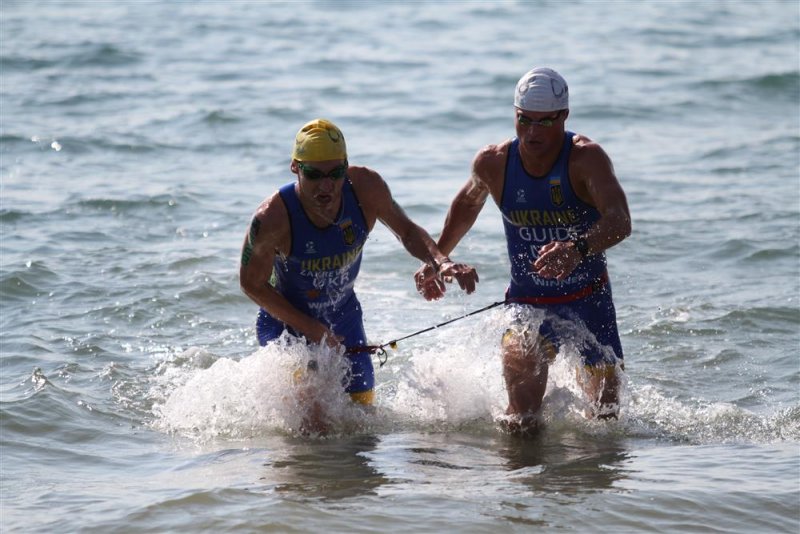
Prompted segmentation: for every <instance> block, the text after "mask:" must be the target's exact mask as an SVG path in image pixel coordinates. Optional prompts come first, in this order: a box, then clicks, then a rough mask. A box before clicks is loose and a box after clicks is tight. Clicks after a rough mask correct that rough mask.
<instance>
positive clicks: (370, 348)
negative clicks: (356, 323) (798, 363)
mask: <svg viewBox="0 0 800 534" xmlns="http://www.w3.org/2000/svg"><path fill="white" fill-rule="evenodd" d="M505 303H506V301H505V300H500V301H497V302H493V303H492V304H489V305H488V306H484V307H483V308H481V309H479V310H475V311H472V312H469V313H467V314H464V315H461V316H459V317H456V318H454V319H450V320H449V321H445V322H443V323H439V324H437V325H433V326H429V327H428V328H424V329H422V330H419V331H417V332H414V333H413V334H408V335H407V336H403V337H399V338H397V339H393V340H391V341H387V342H386V343H382V344H380V345H356V346H354V347H348V348H347V350H346V351H345V354H358V353H359V352H369V353H370V354H372V353H377V354H378V361H380V364H381V365H380V366H381V367H383V364H384V363H386V360H387V358H388V357H387V355H386V350H385V348H386V347H391V348H393V349H396V348H397V343H398V342H399V341H403V340H404V339H408V338H410V337H414V336H418V335H420V334H424V333H425V332H430V331H431V330H436V329H437V328H439V327H440V326H445V325H448V324H450V323H454V322H456V321H458V320H461V319H465V318H467V317H470V316H471V315H475V314H476V313H481V312H485V311H486V310H490V309H492V308H494V307H496V306H500V305H501V304H505ZM381 357H383V358H381Z"/></svg>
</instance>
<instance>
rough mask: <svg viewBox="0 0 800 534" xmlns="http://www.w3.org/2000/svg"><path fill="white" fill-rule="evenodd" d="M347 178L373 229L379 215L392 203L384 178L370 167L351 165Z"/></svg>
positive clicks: (369, 225) (370, 227)
mask: <svg viewBox="0 0 800 534" xmlns="http://www.w3.org/2000/svg"><path fill="white" fill-rule="evenodd" d="M347 177H348V178H349V180H350V183H351V184H352V185H353V191H355V194H356V198H358V203H359V205H360V206H361V211H362V213H363V214H364V217H365V218H366V220H367V226H368V227H369V229H370V230H371V229H372V226H373V225H374V224H375V221H376V219H377V218H378V216H379V214H380V213H382V212H383V211H384V210H386V209H388V208H389V207H390V206H391V203H392V193H391V191H390V190H389V186H388V184H387V183H386V181H385V180H384V179H383V177H382V176H381V175H380V174H378V172H377V171H375V170H373V169H370V168H369V167H357V166H354V165H351V166H350V168H349V169H348V170H347Z"/></svg>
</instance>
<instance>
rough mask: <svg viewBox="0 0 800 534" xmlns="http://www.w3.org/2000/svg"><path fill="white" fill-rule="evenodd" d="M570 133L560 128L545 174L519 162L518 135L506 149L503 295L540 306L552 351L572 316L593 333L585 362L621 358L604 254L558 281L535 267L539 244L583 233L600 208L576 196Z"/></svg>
mask: <svg viewBox="0 0 800 534" xmlns="http://www.w3.org/2000/svg"><path fill="white" fill-rule="evenodd" d="M574 135H575V134H574V133H572V132H565V134H564V141H563V144H562V147H561V152H560V153H559V156H558V160H557V161H556V162H555V164H554V165H553V167H552V168H551V169H550V171H549V172H548V173H547V175H545V176H533V175H531V174H529V173H528V172H527V171H526V170H525V168H524V167H523V165H522V160H521V158H520V155H519V139H514V140H512V142H511V145H510V146H509V148H508V158H507V160H506V169H505V181H504V185H503V193H502V199H501V203H500V211H501V212H502V214H503V225H504V227H505V233H506V242H507V245H508V258H509V261H510V263H511V281H510V283H509V286H508V290H507V293H506V299H507V301H508V302H511V303H519V304H525V305H530V306H534V307H536V308H540V309H543V310H545V318H544V321H543V322H542V324H541V326H540V328H539V334H540V335H541V336H542V337H544V338H545V339H547V340H549V341H550V342H551V343H553V345H554V347H555V348H556V349H557V348H558V347H559V346H560V344H561V340H562V338H564V337H566V335H567V334H569V335H570V337H572V334H573V332H567V331H566V330H565V328H570V325H574V324H575V323H576V321H579V322H582V323H583V324H584V325H585V326H586V328H587V329H588V330H589V332H590V333H591V334H592V335H593V337H594V339H584V340H583V341H582V346H580V347H579V350H580V352H581V354H582V356H583V358H584V362H585V363H586V365H598V364H600V363H601V362H602V363H614V361H615V358H619V359H622V357H623V355H622V345H621V344H620V340H619V333H618V331H617V319H616V312H615V310H614V303H613V301H612V297H611V284H610V282H609V280H608V274H607V271H606V257H605V254H592V255H590V256H587V257H586V258H585V259H584V260H583V261H581V263H580V264H579V265H578V266H577V268H576V269H575V271H574V272H573V273H572V274H571V275H570V276H569V278H567V279H566V280H564V281H561V282H559V281H556V280H550V279H545V278H542V277H540V276H539V275H537V274H536V273H535V272H534V271H533V267H532V263H533V262H534V261H536V258H537V257H538V254H539V250H540V249H541V247H543V246H544V245H546V244H547V243H550V242H552V241H567V240H570V239H574V238H576V237H578V236H581V235H584V234H585V233H586V232H587V231H588V230H589V228H591V227H592V225H593V224H594V223H595V222H597V220H598V219H599V218H600V213H599V212H598V211H597V210H596V209H595V208H594V207H592V206H590V205H588V204H586V203H585V202H583V201H582V200H580V199H579V198H578V197H577V195H576V194H575V192H574V191H573V190H572V186H571V184H570V180H569V155H570V152H571V150H572V138H573V136H574Z"/></svg>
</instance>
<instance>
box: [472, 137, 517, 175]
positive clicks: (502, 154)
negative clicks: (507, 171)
mask: <svg viewBox="0 0 800 534" xmlns="http://www.w3.org/2000/svg"><path fill="white" fill-rule="evenodd" d="M510 145H511V140H510V139H509V140H506V141H504V142H502V143H498V144H492V145H486V146H485V147H483V148H481V149H480V150H479V151H478V153H477V154H475V159H474V160H473V168H474V169H475V170H476V171H478V172H481V171H489V172H490V173H491V172H492V171H496V170H497V168H498V167H500V168H504V167H505V164H506V157H507V156H508V147H509V146H510Z"/></svg>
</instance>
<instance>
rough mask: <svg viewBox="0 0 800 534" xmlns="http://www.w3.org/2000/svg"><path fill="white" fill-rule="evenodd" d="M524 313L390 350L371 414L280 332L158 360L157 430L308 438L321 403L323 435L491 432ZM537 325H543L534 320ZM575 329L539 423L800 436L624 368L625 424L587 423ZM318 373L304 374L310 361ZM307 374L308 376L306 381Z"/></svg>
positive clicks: (674, 436) (306, 349)
mask: <svg viewBox="0 0 800 534" xmlns="http://www.w3.org/2000/svg"><path fill="white" fill-rule="evenodd" d="M519 315H520V312H519V311H518V310H513V309H512V310H504V311H497V312H491V313H488V314H486V315H485V316H483V317H481V318H479V319H475V320H472V321H471V323H472V324H466V325H461V326H451V327H449V328H443V329H441V330H437V331H436V335H435V336H434V339H433V342H434V343H433V344H429V345H417V346H411V347H407V348H406V347H401V348H400V349H399V350H398V351H389V353H388V360H387V364H386V365H385V366H384V367H379V366H378V360H377V358H376V359H375V367H376V382H377V386H376V401H375V405H374V406H373V407H372V408H363V407H361V406H360V405H356V404H353V403H352V402H350V399H349V396H348V395H347V394H346V393H344V391H343V390H342V388H341V385H340V384H341V383H342V381H343V380H344V378H345V376H346V373H347V362H346V359H345V357H344V356H343V355H342V354H341V353H340V352H337V351H333V350H331V349H328V348H320V347H316V346H308V345H306V344H304V343H299V342H296V341H294V340H293V339H292V338H290V337H286V336H284V337H282V338H280V339H279V340H277V341H276V342H274V343H271V344H269V345H268V346H266V347H263V348H259V349H258V350H256V351H255V352H253V353H251V354H248V355H245V356H244V357H242V358H240V359H236V358H232V357H221V358H217V357H215V356H213V355H211V354H209V353H207V352H205V351H203V350H202V349H199V348H197V347H193V348H190V349H188V350H186V351H183V352H182V353H180V354H179V355H177V356H175V357H168V358H167V359H165V360H162V361H161V362H159V364H158V365H157V366H156V367H155V368H154V370H153V373H154V374H153V376H151V377H150V380H151V382H152V384H151V389H150V392H149V396H150V397H151V398H152V399H153V408H152V413H153V416H154V420H153V423H152V424H153V427H154V428H156V429H158V430H161V431H164V432H170V433H178V434H181V435H185V436H189V437H191V438H194V439H198V440H200V441H205V440H212V439H217V438H232V439H242V438H250V437H254V436H260V435H269V434H275V433H278V434H289V435H299V434H305V433H307V432H305V431H304V430H303V428H304V427H303V420H304V418H305V417H306V416H307V414H308V407H309V406H310V405H311V403H312V402H316V403H318V404H319V405H321V406H323V407H324V413H325V416H324V420H325V422H326V425H327V426H328V432H327V433H326V435H328V436H331V435H353V434H361V433H369V432H379V433H380V432H392V431H408V430H422V431H437V432H438V431H448V430H455V429H462V430H463V429H468V428H477V429H492V428H493V427H494V426H495V424H496V423H495V422H496V421H497V420H498V419H499V418H501V417H502V416H503V414H504V412H505V408H506V402H507V396H506V391H505V385H504V381H503V377H502V364H501V355H500V346H499V345H500V344H499V339H500V337H501V335H502V332H503V331H504V329H505V328H506V325H507V324H508V321H509V319H510V318H512V317H511V316H513V317H516V318H518V317H519ZM528 319H529V320H530V321H531V324H532V325H537V324H538V322H537V321H539V320H540V319H541V318H540V317H538V316H537V315H536V314H535V313H534V314H530V315H529V316H528ZM585 335H587V333H586V332H580V331H579V330H576V332H575V335H574V336H573V338H572V341H570V342H569V343H566V344H565V345H564V346H563V347H562V349H561V351H560V352H559V353H558V355H557V357H556V360H555V361H554V362H553V364H552V365H551V366H550V371H549V378H548V385H547V390H546V392H545V399H544V405H543V406H544V407H543V412H542V416H543V419H544V421H545V423H546V424H548V425H553V426H556V427H562V426H563V425H567V426H571V427H573V428H580V429H582V430H584V431H589V432H601V433H605V432H615V433H616V432H623V433H628V434H629V435H632V436H640V437H650V438H657V439H663V440H667V441H674V442H688V443H695V444H709V443H730V442H744V443H774V442H784V441H793V440H795V441H796V440H798V439H800V409H799V408H798V407H788V408H786V407H782V408H779V409H777V410H776V411H774V412H771V413H767V414H756V413H753V412H751V411H748V410H747V409H745V408H741V407H737V406H735V405H733V404H730V403H727V402H712V401H708V400H705V399H702V398H694V399H678V398H675V397H670V396H669V395H668V394H666V393H665V392H664V391H662V390H660V389H659V388H658V387H657V386H654V385H651V384H644V385H639V384H637V383H635V381H632V380H631V377H630V376H629V375H627V374H625V373H624V372H622V373H621V376H622V380H621V385H620V389H621V394H620V407H621V412H620V419H619V420H618V421H616V422H598V421H593V420H587V419H586V418H585V415H584V414H585V413H587V412H588V411H589V409H590V406H591V405H590V402H589V400H588V399H587V397H586V396H585V394H584V392H583V390H582V389H581V387H580V385H579V382H578V372H577V371H576V370H578V369H580V368H581V367H582V366H581V365H580V363H581V360H580V356H579V353H578V350H577V346H578V345H579V342H580V339H581V337H582V336H585ZM311 360H314V361H316V362H317V363H318V369H317V371H316V372H303V370H304V369H306V368H307V366H308V362H309V361H311ZM298 377H302V378H300V379H298Z"/></svg>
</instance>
